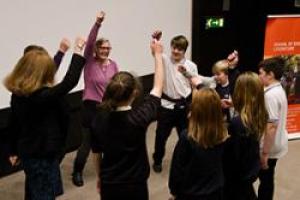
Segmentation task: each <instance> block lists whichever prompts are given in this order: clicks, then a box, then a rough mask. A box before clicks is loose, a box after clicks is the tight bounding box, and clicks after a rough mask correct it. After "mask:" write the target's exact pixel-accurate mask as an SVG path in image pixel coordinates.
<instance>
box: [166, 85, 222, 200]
mask: <svg viewBox="0 0 300 200" xmlns="http://www.w3.org/2000/svg"><path fill="white" fill-rule="evenodd" d="M226 138H227V129H226V127H225V125H224V123H223V114H222V109H221V100H220V97H219V95H218V94H217V93H216V91H215V90H213V89H210V88H202V89H199V90H194V91H193V97H192V104H191V113H190V117H189V126H188V130H187V131H186V132H184V133H183V134H182V136H181V138H180V139H179V141H178V143H177V145H176V147H175V150H174V154H173V158H172V163H171V170H170V177H169V188H170V192H171V194H172V196H173V199H176V200H198V199H201V200H221V199H222V197H223V190H222V189H223V185H224V176H223V169H222V155H223V148H224V141H225V140H226Z"/></svg>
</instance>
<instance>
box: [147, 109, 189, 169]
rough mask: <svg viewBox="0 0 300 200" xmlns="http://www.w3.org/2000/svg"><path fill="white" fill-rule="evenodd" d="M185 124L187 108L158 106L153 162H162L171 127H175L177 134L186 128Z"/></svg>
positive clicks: (186, 121)
mask: <svg viewBox="0 0 300 200" xmlns="http://www.w3.org/2000/svg"><path fill="white" fill-rule="evenodd" d="M187 124H188V120H187V108H184V109H173V110H171V109H166V108H164V107H160V110H159V114H158V119H157V128H156V136H155V146H154V153H153V159H154V163H155V164H161V163H162V159H163V157H164V155H165V146H166V142H167V140H168V138H169V136H170V134H171V131H172V128H173V127H175V128H176V130H177V134H178V136H179V135H180V134H181V132H182V131H183V130H184V129H186V128H187Z"/></svg>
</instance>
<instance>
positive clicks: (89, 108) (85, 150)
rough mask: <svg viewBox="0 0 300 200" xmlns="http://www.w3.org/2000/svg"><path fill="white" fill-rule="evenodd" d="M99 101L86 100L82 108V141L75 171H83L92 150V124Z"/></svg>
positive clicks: (75, 163) (75, 162) (75, 161)
mask: <svg viewBox="0 0 300 200" xmlns="http://www.w3.org/2000/svg"><path fill="white" fill-rule="evenodd" d="M97 104H98V102H96V101H89V100H86V101H84V102H83V109H82V141H81V145H80V147H79V148H78V150H77V154H76V158H75V160H74V166H73V172H80V173H81V172H82V171H83V169H84V166H85V164H86V161H87V158H88V156H89V153H90V150H91V124H92V122H93V119H94V117H95V116H96V109H97V108H96V107H97Z"/></svg>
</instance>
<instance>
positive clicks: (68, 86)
mask: <svg viewBox="0 0 300 200" xmlns="http://www.w3.org/2000/svg"><path fill="white" fill-rule="evenodd" d="M84 45H85V39H84V38H82V37H78V38H76V40H75V44H74V53H73V56H72V60H71V63H70V66H69V68H68V71H67V73H66V75H65V77H64V78H63V80H62V81H61V82H60V83H58V84H57V85H55V86H53V87H51V88H49V89H47V90H43V92H41V93H40V94H39V95H40V97H41V98H43V99H44V98H48V99H49V98H57V97H59V96H63V95H65V94H67V93H68V92H69V91H71V90H72V89H73V88H74V87H75V86H76V85H77V83H78V81H79V78H80V75H81V71H82V68H83V66H84V64H85V59H84V57H83V56H82V51H83V48H84Z"/></svg>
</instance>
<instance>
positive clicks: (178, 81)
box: [153, 55, 198, 165]
mask: <svg viewBox="0 0 300 200" xmlns="http://www.w3.org/2000/svg"><path fill="white" fill-rule="evenodd" d="M163 61H164V66H165V68H164V70H165V73H164V74H165V76H164V86H163V95H162V100H161V107H160V109H159V114H158V118H157V128H156V135H155V146H154V153H153V159H154V164H155V165H161V163H162V159H163V157H164V155H165V145H166V142H167V140H168V137H169V136H170V134H171V130H172V128H173V127H175V128H176V130H177V134H178V136H179V134H180V133H181V132H182V131H183V130H184V129H186V128H187V124H188V120H187V112H188V105H189V104H190V102H191V93H192V88H191V84H190V82H189V80H188V79H187V78H186V77H184V75H183V74H182V73H181V72H179V71H178V66H179V65H183V66H185V67H186V70H187V71H188V72H189V73H191V74H193V75H197V74H198V70H197V66H196V64H195V63H193V62H192V61H190V60H188V59H186V58H183V59H182V60H181V61H179V62H178V63H175V62H174V61H173V60H172V59H171V57H168V56H166V55H163Z"/></svg>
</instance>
